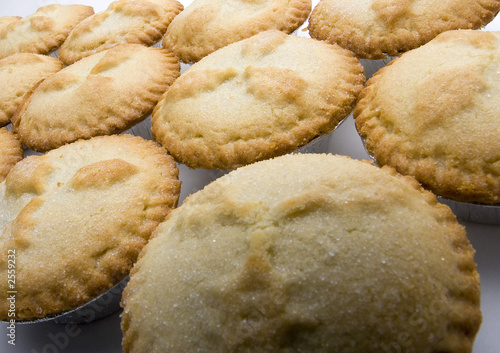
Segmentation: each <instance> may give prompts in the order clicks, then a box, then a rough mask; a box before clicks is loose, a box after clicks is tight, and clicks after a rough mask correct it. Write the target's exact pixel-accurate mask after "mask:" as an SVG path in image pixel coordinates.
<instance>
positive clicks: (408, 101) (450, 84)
mask: <svg viewBox="0 0 500 353" xmlns="http://www.w3.org/2000/svg"><path fill="white" fill-rule="evenodd" d="M499 101H500V32H486V31H473V30H468V31H467V30H460V31H448V32H445V33H443V34H441V35H439V36H438V37H436V38H435V39H434V40H432V41H431V42H429V43H427V44H426V45H424V46H422V47H420V48H418V49H415V50H413V51H411V52H408V53H406V54H404V55H403V56H401V58H399V59H397V60H395V61H393V62H392V63H391V64H390V65H388V66H387V67H385V68H383V69H382V70H380V71H379V72H378V73H377V74H376V75H375V76H373V77H372V79H371V80H369V81H368V83H367V87H366V89H365V90H364V91H363V92H362V94H361V98H360V101H359V103H358V105H357V107H356V109H355V111H354V117H355V118H356V126H357V129H358V131H359V133H360V134H361V136H362V137H363V138H364V139H365V140H366V147H367V149H368V151H369V152H370V153H371V154H372V155H373V156H374V157H375V158H376V160H377V162H378V163H379V164H381V165H386V164H387V165H390V166H392V167H394V168H396V169H397V170H398V171H399V172H400V173H403V174H409V175H413V176H415V177H416V178H417V179H418V180H419V181H420V182H421V183H422V184H424V185H425V186H426V187H428V188H429V189H431V190H432V191H434V192H435V193H437V194H439V195H441V196H444V197H446V198H450V199H453V200H456V201H463V202H479V203H487V204H498V203H500V138H499V137H500V119H499V117H500V105H499V104H498V102H499Z"/></svg>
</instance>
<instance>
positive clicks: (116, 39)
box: [58, 0, 183, 65]
mask: <svg viewBox="0 0 500 353" xmlns="http://www.w3.org/2000/svg"><path fill="white" fill-rule="evenodd" d="M182 9H183V6H182V4H181V3H180V2H178V1H176V0H133V1H130V0H117V1H113V2H112V3H111V4H110V5H109V6H108V8H107V9H106V10H104V11H102V12H99V13H97V14H95V15H93V16H90V17H88V18H86V19H85V20H84V21H82V22H80V23H79V24H78V25H77V26H76V27H75V28H74V29H73V30H72V31H71V33H70V35H69V36H68V38H67V39H66V40H65V42H64V43H63V45H62V46H61V48H60V49H59V52H58V55H59V58H60V59H61V60H62V61H63V62H64V63H65V64H66V65H70V64H72V63H74V62H75V61H78V60H80V59H81V58H83V57H86V56H89V55H92V54H95V53H97V52H100V51H103V50H106V49H110V48H112V47H114V46H117V45H120V44H127V43H138V44H143V45H148V46H149V45H153V44H155V43H156V42H158V41H159V40H161V39H162V37H163V35H164V34H165V32H166V30H167V27H168V25H169V24H170V22H172V19H173V18H174V17H175V16H176V15H177V14H179V12H181V11H182Z"/></svg>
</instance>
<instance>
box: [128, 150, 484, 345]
mask: <svg viewBox="0 0 500 353" xmlns="http://www.w3.org/2000/svg"><path fill="white" fill-rule="evenodd" d="M473 253H474V250H473V249H472V247H471V245H470V243H469V242H468V240H467V237H466V233H465V229H464V228H463V227H462V226H461V225H459V224H458V222H457V221H456V218H455V217H454V215H453V213H452V212H451V210H450V209H449V208H448V207H447V206H445V205H442V204H440V203H438V202H437V200H436V198H435V196H434V195H433V194H432V193H430V192H428V191H425V190H424V189H422V188H421V187H420V185H419V184H418V183H417V182H416V181H415V179H413V178H411V177H404V176H401V175H399V174H397V173H396V172H395V171H394V169H392V168H389V167H384V168H381V169H380V168H377V167H375V166H373V165H371V164H369V163H367V162H361V161H357V160H353V159H350V158H348V157H344V156H334V155H326V154H325V155H319V154H295V155H286V156H281V157H277V158H274V159H272V160H266V161H261V162H257V163H254V164H252V165H249V166H245V167H242V168H239V169H237V170H235V171H232V172H231V173H229V174H227V175H225V176H223V177H221V178H219V179H217V180H215V181H214V182H212V183H211V184H209V185H208V186H206V187H205V188H204V189H203V190H201V191H199V192H197V193H195V194H192V195H191V196H189V197H188V198H187V199H186V200H185V202H184V203H183V204H182V206H180V207H179V208H178V209H176V210H174V211H173V212H172V213H171V214H170V216H169V218H168V219H167V220H166V221H165V222H163V223H162V224H160V225H159V226H158V228H157V230H156V231H155V235H154V238H153V239H152V240H151V241H150V243H149V244H148V245H147V246H146V247H145V249H144V250H143V252H142V253H141V255H140V259H139V260H138V262H137V263H136V266H134V269H133V270H132V273H131V276H130V281H129V283H128V285H127V287H126V288H125V291H124V295H123V297H122V306H123V307H124V312H123V315H122V323H121V325H122V331H123V333H124V336H123V344H122V346H123V350H124V352H126V353H138V352H146V351H147V352H151V353H156V352H196V351H198V352H218V353H221V352H283V353H284V352H353V346H354V347H356V349H355V351H356V352H386V351H389V350H392V349H394V345H395V344H399V347H403V346H402V345H404V348H405V349H408V351H412V352H450V353H459V352H460V353H465V352H468V353H470V352H472V343H473V341H474V336H475V334H476V332H477V330H478V328H479V324H480V322H481V312H480V309H479V300H480V288H479V277H478V274H477V271H476V265H475V262H474V259H473Z"/></svg>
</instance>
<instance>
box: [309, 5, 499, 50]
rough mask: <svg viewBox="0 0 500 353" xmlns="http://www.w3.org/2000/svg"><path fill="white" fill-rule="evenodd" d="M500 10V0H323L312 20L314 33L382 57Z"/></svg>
mask: <svg viewBox="0 0 500 353" xmlns="http://www.w3.org/2000/svg"><path fill="white" fill-rule="evenodd" d="M499 10H500V0H439V1H428V0H364V1H360V0H357V1H336V0H321V1H320V2H319V3H318V4H317V5H316V7H315V8H314V10H313V12H312V14H311V17H310V19H309V33H310V35H311V36H312V37H313V38H317V39H321V40H326V41H328V42H330V43H337V44H339V45H341V46H342V47H344V48H348V49H350V50H352V51H354V52H355V53H356V55H358V56H359V57H361V58H368V59H382V58H385V56H386V55H389V56H397V55H400V54H401V53H403V52H406V51H408V50H411V49H414V48H417V47H419V46H420V45H422V44H425V43H427V42H428V41H430V40H431V39H432V38H434V37H435V36H436V35H438V34H439V33H442V32H445V31H449V30H454V29H477V28H480V27H482V26H484V25H486V24H487V23H489V22H490V21H491V20H493V18H494V17H495V15H496V14H497V12H498V11H499Z"/></svg>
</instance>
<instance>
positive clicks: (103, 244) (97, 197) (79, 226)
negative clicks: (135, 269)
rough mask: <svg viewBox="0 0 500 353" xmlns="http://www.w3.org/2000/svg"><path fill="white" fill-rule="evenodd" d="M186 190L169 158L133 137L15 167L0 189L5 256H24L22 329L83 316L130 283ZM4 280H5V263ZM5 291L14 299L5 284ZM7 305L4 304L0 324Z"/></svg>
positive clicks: (20, 263) (0, 269)
mask: <svg viewBox="0 0 500 353" xmlns="http://www.w3.org/2000/svg"><path fill="white" fill-rule="evenodd" d="M179 188H180V183H179V181H178V170H177V167H176V165H175V163H174V161H173V160H172V158H171V157H170V156H169V155H168V154H167V152H166V151H165V150H164V149H162V148H161V147H159V146H157V145H156V144H155V143H153V142H151V141H146V140H144V139H142V138H140V137H135V136H131V135H114V136H102V137H96V138H93V139H91V140H82V141H79V142H75V143H72V144H68V145H65V146H63V147H61V148H58V149H55V150H52V151H50V152H48V153H46V154H45V155H42V156H30V157H27V158H25V159H24V160H22V161H21V162H19V163H18V164H16V166H15V167H14V168H13V169H11V171H10V173H9V174H8V176H7V179H6V180H5V181H4V182H3V183H0V250H1V251H2V253H4V254H7V251H8V250H9V249H13V250H15V254H16V263H17V266H16V284H15V288H16V291H17V294H16V320H31V319H34V318H42V317H46V316H48V315H52V314H57V313H61V312H64V311H68V310H71V309H75V308H76V307H78V306H80V305H82V304H84V303H86V302H87V301H89V300H91V299H93V298H95V297H96V296H98V295H99V294H101V293H103V292H105V291H106V290H107V289H109V288H111V287H113V286H114V285H116V284H117V283H119V282H120V281H122V280H123V279H124V277H125V276H126V275H127V274H128V272H129V270H130V268H131V267H132V265H133V264H134V262H135V260H136V258H137V255H138V253H139V252H140V250H141V249H142V247H143V246H144V245H145V244H146V243H147V241H148V239H149V237H150V235H151V232H152V231H153V230H154V229H155V228H156V226H157V224H158V223H159V222H161V221H163V219H164V217H165V216H166V215H167V214H168V213H169V211H170V210H171V209H172V208H173V207H175V206H176V204H177V200H178V197H179ZM0 274H2V276H5V277H6V276H7V259H6V256H2V257H1V258H0ZM0 290H1V291H2V292H3V293H7V290H8V288H7V281H1V283H0ZM8 306H9V303H8V302H7V301H6V300H3V301H2V303H0V318H1V319H2V320H5V319H7V312H8Z"/></svg>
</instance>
